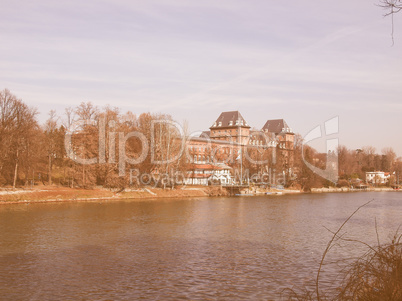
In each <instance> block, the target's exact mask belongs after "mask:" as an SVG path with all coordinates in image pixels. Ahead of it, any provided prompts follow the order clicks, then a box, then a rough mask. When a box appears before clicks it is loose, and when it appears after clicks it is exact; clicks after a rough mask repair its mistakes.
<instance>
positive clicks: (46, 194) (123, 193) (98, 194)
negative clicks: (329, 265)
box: [0, 186, 396, 205]
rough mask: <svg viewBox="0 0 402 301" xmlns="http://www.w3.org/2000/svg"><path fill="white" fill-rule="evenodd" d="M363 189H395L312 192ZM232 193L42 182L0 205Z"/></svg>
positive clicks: (3, 193)
mask: <svg viewBox="0 0 402 301" xmlns="http://www.w3.org/2000/svg"><path fill="white" fill-rule="evenodd" d="M361 191H371V192H380V191H389V192H390V191H393V192H394V191H396V190H394V189H392V188H368V189H366V190H360V189H350V188H346V187H343V188H335V187H331V188H313V189H312V190H311V193H340V192H361ZM301 193H304V192H303V191H300V190H296V189H261V188H254V187H250V188H247V189H243V190H241V191H240V193H239V194H236V195H238V196H258V195H286V194H301ZM217 196H230V191H228V190H226V189H224V188H222V187H220V186H212V187H211V186H190V187H188V186H185V187H180V186H179V187H176V188H174V189H170V188H169V189H162V188H150V187H145V188H138V189H125V190H119V191H118V190H113V189H105V188H95V189H80V188H68V187H57V186H42V187H35V188H32V189H16V190H13V189H2V190H0V205H2V204H18V203H43V202H79V201H101V200H102V201H105V200H124V199H130V200H134V201H135V200H155V199H175V198H194V197H217Z"/></svg>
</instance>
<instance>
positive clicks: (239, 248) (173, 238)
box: [0, 192, 402, 300]
mask: <svg viewBox="0 0 402 301" xmlns="http://www.w3.org/2000/svg"><path fill="white" fill-rule="evenodd" d="M370 200H373V201H372V202H371V203H370V204H368V205H366V206H365V207H363V208H362V209H360V210H359V211H358V212H357V213H356V215H355V216H353V217H352V219H351V220H350V221H349V222H348V223H347V224H346V226H345V228H344V229H343V231H342V233H343V234H344V235H345V237H348V238H353V239H359V240H361V241H364V242H366V243H370V244H375V243H376V241H377V238H376V226H375V225H376V224H377V231H378V233H379V237H380V240H381V242H387V241H389V238H390V237H391V236H392V234H394V233H395V231H396V230H397V228H398V226H400V225H401V223H402V193H399V192H361V193H333V194H303V195H285V196H277V197H275V196H262V197H233V198H200V199H186V200H155V201H109V202H107V201H105V202H82V203H73V202H69V203H47V204H46V203H42V204H32V203H31V204H16V205H2V206H0V299H1V300H137V299H143V300H277V299H280V296H281V292H282V290H283V289H284V288H292V287H295V286H296V287H304V286H308V285H311V283H312V282H311V281H312V280H314V277H315V275H316V272H317V268H318V266H319V262H320V260H321V256H322V253H323V251H324V250H325V248H326V245H327V243H328V241H329V240H330V239H331V237H332V234H331V232H330V231H329V230H331V231H336V230H337V229H338V228H339V226H340V225H341V224H342V223H343V221H345V220H346V219H347V217H348V216H349V215H350V214H351V213H353V211H354V210H356V209H357V208H358V207H359V206H360V205H362V204H364V203H366V202H368V201H370ZM326 228H327V229H326ZM364 250H365V249H364V247H363V246H362V245H361V244H353V243H347V242H340V244H339V245H338V246H336V247H334V249H332V250H331V251H330V253H329V254H328V257H327V262H328V264H327V265H325V266H324V272H323V276H322V278H321V282H320V283H321V285H322V286H323V287H325V286H326V285H329V284H333V283H334V279H335V278H336V275H337V272H338V271H339V269H340V268H341V266H342V262H341V263H339V262H337V263H336V264H335V263H334V261H338V260H342V259H345V258H351V257H353V256H357V255H359V254H361V252H364Z"/></svg>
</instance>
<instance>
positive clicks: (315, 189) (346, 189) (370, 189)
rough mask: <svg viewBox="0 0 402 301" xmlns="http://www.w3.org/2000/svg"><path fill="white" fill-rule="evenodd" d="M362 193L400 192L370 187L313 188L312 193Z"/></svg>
mask: <svg viewBox="0 0 402 301" xmlns="http://www.w3.org/2000/svg"><path fill="white" fill-rule="evenodd" d="M361 191H371V192H381V191H400V190H395V189H393V188H390V187H369V188H365V189H356V188H349V187H340V188H338V187H328V188H325V187H323V188H312V189H311V192H312V193H325V192H361Z"/></svg>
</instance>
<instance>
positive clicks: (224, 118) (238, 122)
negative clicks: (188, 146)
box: [209, 111, 250, 145]
mask: <svg viewBox="0 0 402 301" xmlns="http://www.w3.org/2000/svg"><path fill="white" fill-rule="evenodd" d="M209 129H210V130H211V133H210V137H211V139H217V140H226V141H230V142H235V143H239V144H241V145H245V144H247V142H248V139H249V135H250V126H249V125H248V123H247V121H246V120H245V119H244V118H243V116H242V115H241V114H240V112H239V111H229V112H222V113H221V114H220V115H219V117H218V119H216V121H215V122H214V124H213V125H212V126H211V127H210V128H209Z"/></svg>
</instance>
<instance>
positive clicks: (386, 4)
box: [379, 0, 402, 45]
mask: <svg viewBox="0 0 402 301" xmlns="http://www.w3.org/2000/svg"><path fill="white" fill-rule="evenodd" d="M379 6H380V7H382V8H384V9H385V10H387V13H386V14H385V15H384V16H391V18H392V21H391V23H392V29H391V38H392V45H394V14H396V13H398V12H400V11H401V10H402V0H380V4H379Z"/></svg>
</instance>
